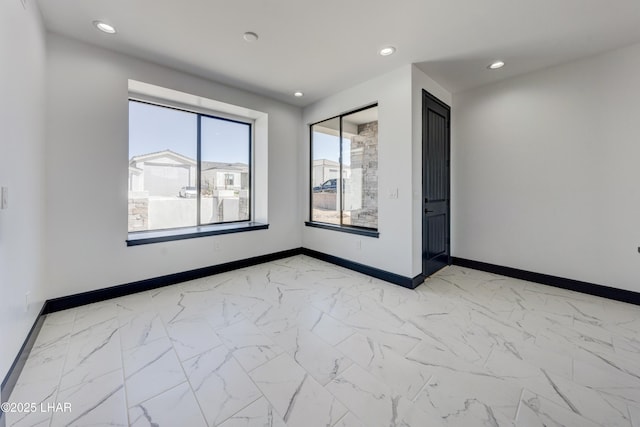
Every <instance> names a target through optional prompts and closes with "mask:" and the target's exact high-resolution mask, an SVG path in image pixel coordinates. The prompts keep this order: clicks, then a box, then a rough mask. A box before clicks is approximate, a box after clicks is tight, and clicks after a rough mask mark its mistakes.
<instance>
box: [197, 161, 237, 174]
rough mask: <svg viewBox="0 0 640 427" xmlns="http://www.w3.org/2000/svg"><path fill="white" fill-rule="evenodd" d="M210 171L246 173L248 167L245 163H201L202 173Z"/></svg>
mask: <svg viewBox="0 0 640 427" xmlns="http://www.w3.org/2000/svg"><path fill="white" fill-rule="evenodd" d="M211 169H224V170H229V171H239V172H246V171H247V170H248V169H249V165H247V164H246V163H225V162H202V170H203V171H206V170H211Z"/></svg>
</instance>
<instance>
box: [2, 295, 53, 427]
mask: <svg viewBox="0 0 640 427" xmlns="http://www.w3.org/2000/svg"><path fill="white" fill-rule="evenodd" d="M45 304H46V303H45ZM43 314H44V304H43V306H42V309H41V310H40V313H39V314H38V317H36V320H35V322H33V326H31V329H30V330H29V333H28V334H27V338H25V340H24V342H23V343H22V347H20V351H18V355H17V356H16V358H15V359H14V360H13V363H12V364H11V367H10V368H9V371H8V372H7V375H5V377H4V379H3V380H2V386H1V387H0V402H6V401H8V400H9V397H10V396H11V393H12V392H13V389H14V387H15V386H16V382H18V378H19V377H20V374H21V373H22V368H24V365H25V363H26V362H27V358H28V357H29V353H31V349H32V348H33V345H34V344H35V342H36V338H38V334H39V333H40V329H42V324H43V323H44V316H43ZM5 423H6V420H5V416H4V412H2V411H0V426H1V427H4V425H5Z"/></svg>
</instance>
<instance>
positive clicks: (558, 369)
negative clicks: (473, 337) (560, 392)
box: [493, 342, 573, 379]
mask: <svg viewBox="0 0 640 427" xmlns="http://www.w3.org/2000/svg"><path fill="white" fill-rule="evenodd" d="M493 351H494V352H502V353H504V354H507V355H510V356H512V357H515V358H516V359H519V360H521V361H523V362H525V363H527V364H528V365H530V366H532V367H536V368H539V369H544V370H545V371H546V372H549V373H553V374H556V375H560V376H561V377H564V378H566V379H571V378H572V377H573V360H572V359H571V357H570V356H569V355H567V354H557V353H551V352H545V351H543V350H542V349H540V348H538V347H536V346H535V345H533V344H530V343H518V342H505V343H504V344H502V345H500V346H496V347H494V348H493Z"/></svg>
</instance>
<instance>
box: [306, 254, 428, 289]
mask: <svg viewBox="0 0 640 427" xmlns="http://www.w3.org/2000/svg"><path fill="white" fill-rule="evenodd" d="M301 253H302V254H303V255H308V256H310V257H313V258H317V259H319V260H322V261H326V262H330V263H331V264H335V265H339V266H340V267H344V268H348V269H349V270H353V271H357V272H358V273H362V274H366V275H368V276H372V277H375V278H376V279H380V280H384V281H386V282H391V283H393V284H396V285H400V286H402V287H404V288H409V289H415V288H416V287H417V286H418V285H419V284H421V283H422V282H424V276H423V275H422V274H419V275H417V276H416V277H413V278H412V277H406V276H401V275H399V274H395V273H390V272H388V271H385V270H380V269H379V268H375V267H371V266H368V265H364V264H360V263H357V262H354V261H349V260H348V259H344V258H340V257H337V256H333V255H327V254H325V253H323V252H318V251H314V250H313V249H307V248H301Z"/></svg>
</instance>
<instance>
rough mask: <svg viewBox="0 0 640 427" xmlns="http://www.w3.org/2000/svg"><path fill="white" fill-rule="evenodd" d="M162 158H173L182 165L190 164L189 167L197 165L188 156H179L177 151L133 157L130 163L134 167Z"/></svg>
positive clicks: (164, 151) (157, 152) (163, 151)
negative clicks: (140, 163)
mask: <svg viewBox="0 0 640 427" xmlns="http://www.w3.org/2000/svg"><path fill="white" fill-rule="evenodd" d="M162 157H171V158H173V159H174V160H176V161H177V162H180V163H184V164H188V165H194V166H195V164H196V161H195V160H193V159H192V158H190V157H187V156H183V155H182V154H178V153H176V152H175V151H172V150H162V151H156V152H153V153H147V154H141V155H139V156H133V157H132V158H131V160H130V161H129V164H130V165H133V164H135V163H139V162H149V161H152V160H154V159H159V158H162Z"/></svg>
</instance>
